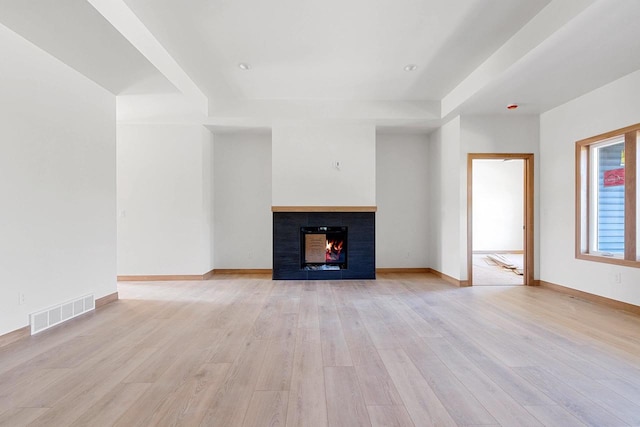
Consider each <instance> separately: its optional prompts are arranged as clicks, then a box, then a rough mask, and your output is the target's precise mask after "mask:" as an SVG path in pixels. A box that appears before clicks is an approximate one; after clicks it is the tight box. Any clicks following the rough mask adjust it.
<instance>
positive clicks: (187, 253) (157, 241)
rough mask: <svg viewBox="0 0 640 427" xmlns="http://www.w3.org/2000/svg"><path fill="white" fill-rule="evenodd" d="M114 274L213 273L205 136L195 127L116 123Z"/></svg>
mask: <svg viewBox="0 0 640 427" xmlns="http://www.w3.org/2000/svg"><path fill="white" fill-rule="evenodd" d="M117 140H118V144H117V145H118V152H117V159H118V160H117V165H118V275H181V274H185V275H198V274H204V273H206V272H208V271H210V270H211V269H212V268H213V265H212V258H213V257H212V254H211V251H212V249H211V234H212V232H211V224H212V218H211V216H212V212H213V209H212V206H211V205H212V200H211V194H210V190H211V188H212V186H213V184H212V182H211V181H212V180H213V175H212V171H211V164H212V161H213V160H212V158H211V156H212V155H213V154H212V148H211V144H212V137H211V134H210V132H209V131H207V130H206V129H205V128H204V127H202V126H199V125H169V124H138V125H136V124H118V136H117Z"/></svg>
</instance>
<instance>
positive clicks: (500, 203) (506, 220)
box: [473, 159, 524, 251]
mask: <svg viewBox="0 0 640 427" xmlns="http://www.w3.org/2000/svg"><path fill="white" fill-rule="evenodd" d="M523 202H524V160H521V159H512V160H510V161H508V162H505V161H503V160H502V159H497V160H496V159H475V160H474V161H473V250H474V251H514V250H517V251H521V250H522V249H523V248H524V246H523V229H522V225H523V224H524V210H523V205H524V203H523Z"/></svg>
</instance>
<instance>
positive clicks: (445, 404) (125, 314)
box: [0, 275, 640, 427]
mask: <svg viewBox="0 0 640 427" xmlns="http://www.w3.org/2000/svg"><path fill="white" fill-rule="evenodd" d="M119 291H120V297H121V300H120V301H118V302H114V303H112V304H109V305H107V306H105V307H104V308H102V309H100V310H98V311H97V312H96V313H93V314H89V315H86V316H84V317H82V318H78V319H75V320H73V321H71V322H69V323H68V324H65V325H62V326H60V327H58V328H56V329H53V330H50V331H47V332H45V333H43V334H41V335H39V336H35V337H31V338H29V339H26V340H23V341H20V342H17V343H14V344H11V345H9V346H7V347H4V348H2V349H0V425H3V426H5V425H6V426H12V427H13V426H20V425H38V426H110V425H118V426H127V427H130V426H149V425H161V426H168V425H202V426H284V425H286V426H324V425H331V426H349V427H353V426H369V425H374V426H411V425H416V426H449V425H460V426H463V425H464V426H480V425H482V426H540V425H547V426H561V427H567V426H582V425H591V426H598V427H602V426H626V425H636V426H638V425H640V318H639V317H637V316H634V315H631V314H627V313H624V312H619V311H615V310H612V309H610V308H607V307H603V306H598V305H594V304H591V303H587V302H583V301H580V300H577V299H573V298H570V297H567V296H564V295H562V294H558V293H554V292H553V291H549V290H546V289H540V288H531V287H523V286H518V287H478V288H454V287H451V286H448V285H446V284H445V283H444V282H442V281H441V280H439V279H437V278H435V277H434V276H430V275H387V276H384V277H383V278H379V279H378V280H377V281H348V282H347V281H344V282H342V281H335V282H319V281H318V282H298V281H271V280H270V279H269V278H268V277H264V276H255V277H241V276H235V277H232V276H229V277H216V278H215V279H213V280H209V281H205V282H157V283H141V282H138V283H121V284H120V289H119Z"/></svg>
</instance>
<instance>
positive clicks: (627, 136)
mask: <svg viewBox="0 0 640 427" xmlns="http://www.w3.org/2000/svg"><path fill="white" fill-rule="evenodd" d="M639 134H640V123H638V124H635V125H632V126H628V127H625V128H622V129H617V130H614V131H611V132H607V133H603V134H600V135H596V136H593V137H590V138H586V139H582V140H580V141H576V145H575V172H576V176H575V185H576V188H575V191H576V192H575V195H576V200H575V213H576V224H575V225H576V233H575V237H576V242H575V243H576V244H575V256H576V258H577V259H582V260H588V261H595V262H602V263H607V264H617V265H624V266H628V267H636V268H640V259H639V258H638V253H637V249H636V247H637V242H636V239H637V233H636V229H637V228H636V227H637V216H636V203H637V200H636V199H637V192H636V187H637V179H636V176H637V143H638V139H640V136H639ZM614 138H624V151H625V165H624V168H625V189H624V254H623V256H622V257H619V256H618V257H616V256H607V255H603V254H602V253H592V252H591V251H590V244H591V239H590V233H591V232H592V226H591V224H590V220H591V218H590V205H591V200H590V195H591V191H590V185H592V182H593V181H592V177H591V170H592V168H591V158H590V157H591V154H590V148H591V147H592V146H594V145H598V144H601V143H603V142H606V141H607V140H612V139H614Z"/></svg>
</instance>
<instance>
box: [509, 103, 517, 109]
mask: <svg viewBox="0 0 640 427" xmlns="http://www.w3.org/2000/svg"><path fill="white" fill-rule="evenodd" d="M516 108H518V104H509V105H507V110H515V109H516Z"/></svg>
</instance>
